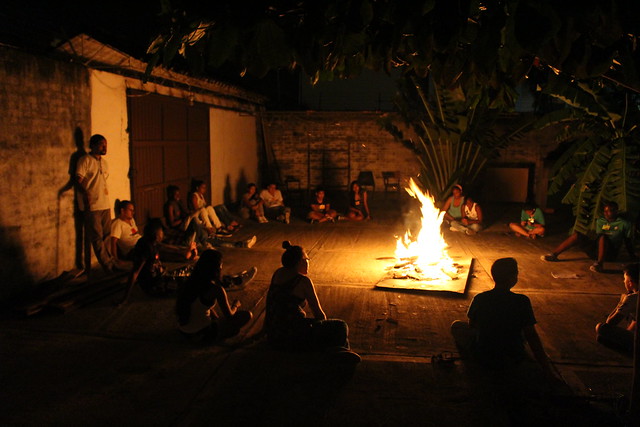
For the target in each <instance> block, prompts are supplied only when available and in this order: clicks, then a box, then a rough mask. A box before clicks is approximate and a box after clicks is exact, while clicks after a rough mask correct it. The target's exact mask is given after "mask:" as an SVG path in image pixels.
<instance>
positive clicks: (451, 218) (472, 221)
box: [442, 184, 483, 235]
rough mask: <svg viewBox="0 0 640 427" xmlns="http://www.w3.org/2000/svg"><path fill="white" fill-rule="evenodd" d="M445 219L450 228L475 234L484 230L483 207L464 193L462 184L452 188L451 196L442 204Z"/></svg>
mask: <svg viewBox="0 0 640 427" xmlns="http://www.w3.org/2000/svg"><path fill="white" fill-rule="evenodd" d="M442 211H443V212H444V221H445V223H446V224H448V225H449V230H451V231H459V232H462V233H465V234H467V235H474V234H476V233H478V232H479V231H480V230H482V228H483V227H482V221H483V215H482V208H480V205H479V204H478V203H476V202H475V201H474V200H473V198H471V197H469V196H465V195H464V194H463V193H462V186H461V185H460V184H456V185H454V186H453V188H452V189H451V197H449V198H448V199H447V200H445V202H444V205H443V206H442Z"/></svg>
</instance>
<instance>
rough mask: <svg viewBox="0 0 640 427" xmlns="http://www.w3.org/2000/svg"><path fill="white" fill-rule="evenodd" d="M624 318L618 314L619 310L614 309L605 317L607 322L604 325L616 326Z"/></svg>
mask: <svg viewBox="0 0 640 427" xmlns="http://www.w3.org/2000/svg"><path fill="white" fill-rule="evenodd" d="M624 318H625V316H624V314H622V313H620V310H618V308H617V307H616V309H615V310H613V311H612V312H611V313H610V314H609V316H607V320H606V322H605V323H607V324H608V325H611V326H616V325H617V324H619V323H620V322H622V321H623V320H624Z"/></svg>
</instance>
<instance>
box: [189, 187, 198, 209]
mask: <svg viewBox="0 0 640 427" xmlns="http://www.w3.org/2000/svg"><path fill="white" fill-rule="evenodd" d="M188 205H189V206H188V208H189V209H191V210H192V211H196V210H197V206H198V196H196V193H195V192H193V193H191V195H190V196H189V203H188Z"/></svg>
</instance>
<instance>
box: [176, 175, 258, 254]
mask: <svg viewBox="0 0 640 427" xmlns="http://www.w3.org/2000/svg"><path fill="white" fill-rule="evenodd" d="M167 197H168V200H167V202H166V203H165V205H164V215H165V220H166V222H167V225H168V226H169V230H168V232H167V233H165V235H166V236H168V237H167V238H166V239H165V240H164V243H167V244H176V245H184V244H186V245H189V244H190V243H191V242H192V241H195V242H196V243H197V245H198V246H200V247H201V248H204V249H213V247H214V246H217V247H234V248H251V247H253V245H254V244H255V243H256V241H257V238H256V236H253V237H251V238H250V239H246V240H238V241H231V240H228V239H226V238H218V237H209V235H208V233H207V232H206V231H205V229H204V227H203V225H202V224H200V223H198V222H197V221H193V220H192V217H191V216H190V215H189V214H188V213H187V211H186V209H185V208H184V207H183V205H182V203H181V201H180V189H179V188H178V187H176V186H175V185H169V186H168V187H167ZM185 226H186V228H185ZM183 230H185V231H183Z"/></svg>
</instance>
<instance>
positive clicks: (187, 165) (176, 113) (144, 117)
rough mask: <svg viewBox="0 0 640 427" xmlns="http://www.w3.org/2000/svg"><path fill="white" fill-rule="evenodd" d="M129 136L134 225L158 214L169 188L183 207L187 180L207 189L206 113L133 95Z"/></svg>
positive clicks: (185, 104)
mask: <svg viewBox="0 0 640 427" xmlns="http://www.w3.org/2000/svg"><path fill="white" fill-rule="evenodd" d="M129 131H130V153H131V173H130V179H131V194H132V199H133V202H134V203H135V204H136V221H137V222H138V224H139V225H141V226H142V224H144V223H146V222H147V220H148V219H149V218H157V217H161V216H162V215H163V205H164V203H165V201H166V188H167V186H168V185H171V184H173V185H177V186H178V187H179V188H180V192H181V194H182V200H183V203H184V204H185V206H186V198H187V193H188V191H189V188H190V183H191V180H192V179H201V180H203V181H205V182H206V183H207V185H209V184H210V183H209V181H210V177H211V166H210V159H209V110H208V108H207V107H206V106H205V105H201V104H196V105H189V103H188V102H187V101H184V100H182V99H177V98H171V97H167V96H161V95H155V94H148V93H145V92H138V91H135V92H134V91H132V92H130V93H129ZM209 187H210V185H209ZM210 199H211V195H210V194H209V195H208V200H210Z"/></svg>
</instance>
